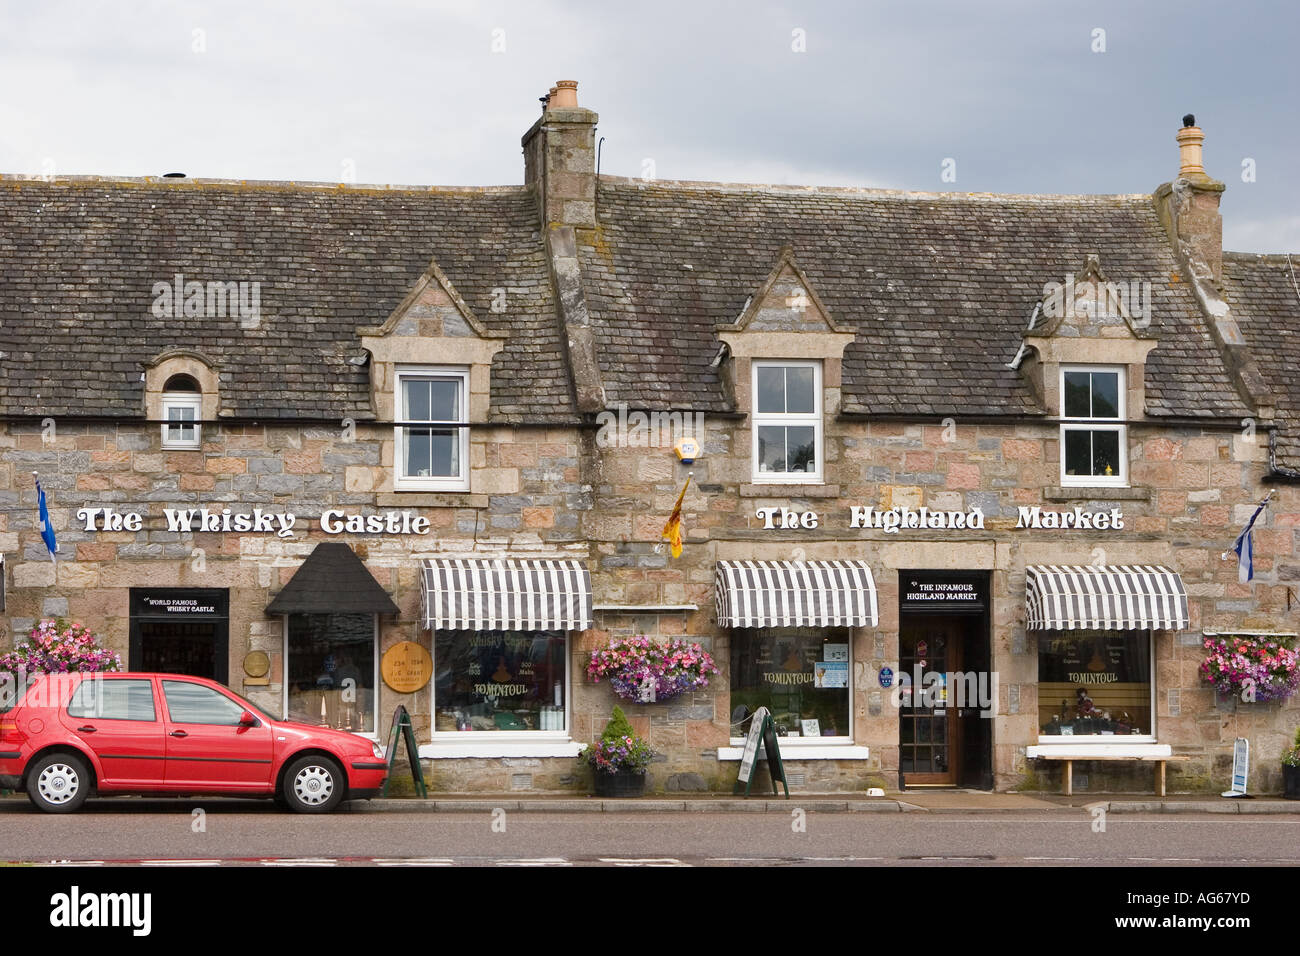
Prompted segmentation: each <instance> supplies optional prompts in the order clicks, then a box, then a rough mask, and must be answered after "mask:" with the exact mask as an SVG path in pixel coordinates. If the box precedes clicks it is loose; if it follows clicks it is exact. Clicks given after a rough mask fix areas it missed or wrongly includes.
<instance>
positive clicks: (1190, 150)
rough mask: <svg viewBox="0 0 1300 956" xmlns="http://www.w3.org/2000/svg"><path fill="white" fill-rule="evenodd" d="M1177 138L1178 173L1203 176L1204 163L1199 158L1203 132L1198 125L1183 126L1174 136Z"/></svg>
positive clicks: (1203, 138) (1203, 140)
mask: <svg viewBox="0 0 1300 956" xmlns="http://www.w3.org/2000/svg"><path fill="white" fill-rule="evenodd" d="M1175 138H1176V139H1177V140H1178V160H1179V167H1178V175H1179V176H1184V177H1185V176H1204V175H1205V165H1204V163H1203V161H1202V159H1201V147H1202V146H1203V145H1204V143H1205V134H1204V133H1203V132H1201V128H1200V127H1199V126H1184V127H1183V128H1182V129H1180V130H1179V131H1178V133H1177V135H1176V136H1175Z"/></svg>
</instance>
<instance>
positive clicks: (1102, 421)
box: [1057, 365, 1129, 488]
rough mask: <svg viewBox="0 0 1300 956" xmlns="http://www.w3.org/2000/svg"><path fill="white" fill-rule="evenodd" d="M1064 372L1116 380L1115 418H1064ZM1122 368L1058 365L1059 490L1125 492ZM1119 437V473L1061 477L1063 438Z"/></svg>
mask: <svg viewBox="0 0 1300 956" xmlns="http://www.w3.org/2000/svg"><path fill="white" fill-rule="evenodd" d="M1068 372H1109V373H1113V374H1115V375H1116V376H1118V384H1119V389H1118V392H1119V396H1118V397H1119V409H1118V411H1119V416H1118V417H1117V418H1091V417H1090V418H1070V417H1067V416H1066V414H1065V376H1066V373H1068ZM1125 372H1126V370H1125V368H1124V366H1122V365H1062V366H1061V374H1060V377H1059V379H1058V387H1059V389H1060V391H1059V392H1058V393H1057V394H1058V395H1059V396H1060V402H1061V408H1060V411H1061V415H1060V423H1061V424H1060V439H1059V441H1058V444H1059V445H1060V446H1061V447H1060V462H1059V469H1060V476H1061V487H1063V488H1127V487H1128V486H1129V483H1128V458H1129V456H1128V425H1127V424H1126V422H1127V420H1128V381H1127V375H1126V374H1125ZM1103 428H1104V430H1106V431H1117V432H1118V433H1119V472H1118V474H1115V475H1109V476H1108V475H1067V474H1066V473H1065V436H1066V434H1067V433H1069V432H1092V431H1099V430H1103Z"/></svg>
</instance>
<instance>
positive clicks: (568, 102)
mask: <svg viewBox="0 0 1300 956" xmlns="http://www.w3.org/2000/svg"><path fill="white" fill-rule="evenodd" d="M547 106H549V107H551V108H552V109H557V110H568V109H577V108H578V81H577V80H556V81H555V86H554V87H552V96H551V101H550V103H548V104H547Z"/></svg>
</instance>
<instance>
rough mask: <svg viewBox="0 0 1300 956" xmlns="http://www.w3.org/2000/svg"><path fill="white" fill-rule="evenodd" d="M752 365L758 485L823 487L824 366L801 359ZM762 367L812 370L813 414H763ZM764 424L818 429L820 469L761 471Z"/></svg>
mask: <svg viewBox="0 0 1300 956" xmlns="http://www.w3.org/2000/svg"><path fill="white" fill-rule="evenodd" d="M750 364H751V368H750V379H749V398H750V414H749V420H750V432H751V441H750V457H749V461H750V472H751V477H752V480H753V483H754V484H767V485H820V484H822V483H823V480H824V479H823V471H824V467H825V466H824V464H823V457H822V446H823V434H822V409H823V400H822V363H821V362H817V361H807V360H798V359H756V360H754V361H753V362H752V363H750ZM761 368H811V369H812V370H813V402H814V404H813V411H812V413H811V414H801V413H794V412H759V410H758V370H759V369H761ZM762 425H811V426H813V429H814V432H813V434H814V436H815V437H814V439H813V443H814V446H815V447H814V451H813V454H815V455H816V456H817V458H816V461H817V470H816V471H813V472H794V471H783V472H770V471H760V470H759V459H758V430H759V427H760V426H762Z"/></svg>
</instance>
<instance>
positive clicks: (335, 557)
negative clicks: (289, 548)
mask: <svg viewBox="0 0 1300 956" xmlns="http://www.w3.org/2000/svg"><path fill="white" fill-rule="evenodd" d="M266 613H267V614H397V613H399V609H398V607H397V605H396V604H395V603H394V602H393V599H392V598H391V597H390V596H389V594H388V592H387V591H385V590H384V589H383V588H382V587H381V586H380V584H379V582H378V581H376V580H375V578H374V575H372V574H371V573H370V572H369V571H368V570H367V569H366V565H365V563H364V562H363V561H362V560H361V559H360V558H359V557H357V553H356V552H355V551H353V550H352V549H351V548H350V547H348V546H347V545H346V544H341V543H338V542H333V541H327V542H323V543H321V544H318V545H316V547H315V549H314V550H313V551H312V553H311V554H309V555H307V560H306V561H304V562H303V563H302V566H301V567H300V568H298V570H297V571H295V572H294V574H293V577H291V578H290V579H289V583H288V584H286V585H285V586H284V587H283V588H281V589H280V593H279V594H277V595H276V596H275V597H274V598H273V599H272V601H271V603H270V604H269V605H267V608H266Z"/></svg>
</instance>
